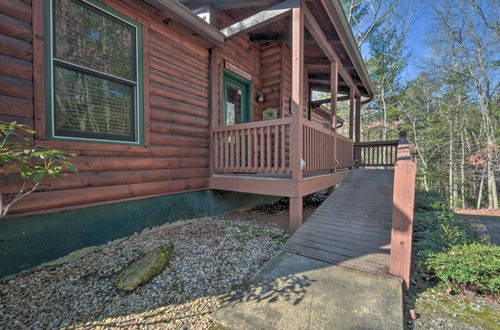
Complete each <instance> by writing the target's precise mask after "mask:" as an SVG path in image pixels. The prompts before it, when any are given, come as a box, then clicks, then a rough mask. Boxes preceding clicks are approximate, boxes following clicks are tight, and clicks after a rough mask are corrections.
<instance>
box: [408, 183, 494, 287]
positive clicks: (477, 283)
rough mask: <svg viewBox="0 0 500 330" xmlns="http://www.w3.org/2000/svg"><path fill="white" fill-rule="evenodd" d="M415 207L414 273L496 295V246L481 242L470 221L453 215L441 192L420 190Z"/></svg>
mask: <svg viewBox="0 0 500 330" xmlns="http://www.w3.org/2000/svg"><path fill="white" fill-rule="evenodd" d="M416 206H417V207H416V212H415V217H414V245H413V247H414V256H415V258H414V267H415V271H416V273H417V274H418V275H420V277H422V278H426V279H427V280H429V279H436V280H438V281H442V282H445V283H446V284H447V285H450V284H452V285H454V286H456V287H457V288H460V287H467V288H469V289H473V290H476V291H479V292H484V293H494V294H498V290H499V288H498V285H499V280H498V279H496V277H498V276H497V275H500V274H499V272H500V266H499V264H498V263H499V259H498V258H499V252H498V247H494V246H492V245H490V244H485V243H484V242H482V241H481V238H480V235H479V234H478V232H477V231H476V230H475V229H474V228H473V227H472V226H471V225H470V224H468V223H465V222H462V221H460V220H458V219H457V218H455V216H454V214H453V212H451V211H450V209H449V207H448V203H447V201H446V199H445V198H443V197H442V196H441V195H439V194H437V193H434V192H421V191H419V192H418V193H417V204H416ZM495 258H496V259H495ZM493 259H495V260H493ZM472 260H474V262H471V261H472ZM493 275H494V276H493Z"/></svg>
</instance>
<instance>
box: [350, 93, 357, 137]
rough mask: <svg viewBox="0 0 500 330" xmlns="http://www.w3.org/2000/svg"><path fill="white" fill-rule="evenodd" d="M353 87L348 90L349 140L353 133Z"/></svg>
mask: <svg viewBox="0 0 500 330" xmlns="http://www.w3.org/2000/svg"><path fill="white" fill-rule="evenodd" d="M355 92H356V91H355V89H354V87H352V86H351V87H350V88H349V139H351V140H352V139H353V135H354V134H353V133H354V102H355V100H354V95H355Z"/></svg>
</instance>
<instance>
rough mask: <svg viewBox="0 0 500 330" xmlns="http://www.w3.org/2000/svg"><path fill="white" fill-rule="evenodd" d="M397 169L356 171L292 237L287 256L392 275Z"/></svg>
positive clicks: (285, 247)
mask: <svg viewBox="0 0 500 330" xmlns="http://www.w3.org/2000/svg"><path fill="white" fill-rule="evenodd" d="M393 180H394V171H393V170H355V171H353V172H352V173H351V175H349V176H348V177H347V178H346V179H345V180H344V182H343V183H342V184H341V185H340V186H339V187H338V189H336V190H335V191H334V192H333V193H332V194H331V195H330V196H329V197H328V198H327V199H326V200H325V202H323V204H321V206H320V207H319V208H318V209H317V210H316V211H315V212H314V213H313V214H312V215H311V216H310V217H309V219H308V220H307V221H306V222H305V223H304V224H303V225H302V226H301V227H300V228H299V229H297V231H296V232H295V233H294V234H293V235H292V237H290V239H289V240H288V241H287V243H286V244H285V246H284V249H285V250H286V251H289V252H292V253H296V254H299V255H303V256H307V257H310V258H314V259H317V260H321V261H325V262H328V263H332V264H339V265H341V266H345V267H349V268H354V269H357V270H360V271H365V272H370V273H374V274H379V275H385V274H388V270H389V254H390V245H391V225H392V189H393Z"/></svg>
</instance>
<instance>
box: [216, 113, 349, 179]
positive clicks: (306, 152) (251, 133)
mask: <svg viewBox="0 0 500 330" xmlns="http://www.w3.org/2000/svg"><path fill="white" fill-rule="evenodd" d="M292 121H293V117H288V118H281V119H274V120H266V121H257V122H251V123H246V124H237V125H231V126H217V127H214V128H212V137H213V151H212V152H213V159H214V166H213V170H214V172H215V173H262V174H272V173H279V174H280V173H281V174H289V173H291V167H290V147H291V146H290V145H289V144H290V141H291V139H290V134H291V125H292ZM301 125H302V126H303V130H302V131H303V135H304V136H303V140H302V141H303V159H304V162H305V168H304V173H318V172H326V171H333V170H335V169H344V168H351V167H352V166H353V158H352V156H353V143H352V140H349V139H347V138H345V137H343V136H341V135H336V133H335V132H333V131H331V130H329V129H327V128H325V127H323V126H322V125H320V124H318V123H314V122H311V121H306V120H304V121H301ZM336 136H337V138H335V137H336ZM335 141H336V148H335ZM335 153H336V154H337V164H336V162H335Z"/></svg>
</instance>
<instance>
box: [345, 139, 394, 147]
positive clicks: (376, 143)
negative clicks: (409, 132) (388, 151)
mask: <svg viewBox="0 0 500 330" xmlns="http://www.w3.org/2000/svg"><path fill="white" fill-rule="evenodd" d="M399 143H400V140H389V141H371V142H357V143H354V146H355V147H377V146H397V145H398V144H399Z"/></svg>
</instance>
